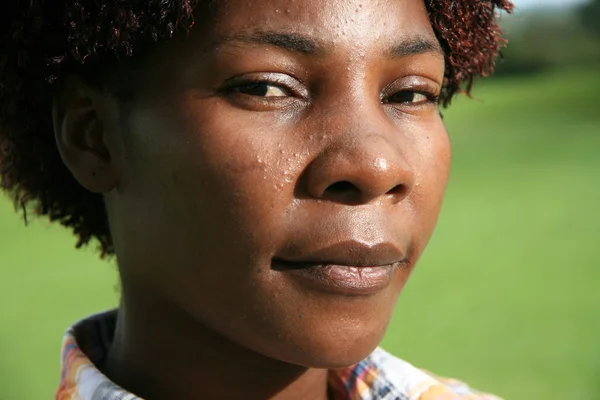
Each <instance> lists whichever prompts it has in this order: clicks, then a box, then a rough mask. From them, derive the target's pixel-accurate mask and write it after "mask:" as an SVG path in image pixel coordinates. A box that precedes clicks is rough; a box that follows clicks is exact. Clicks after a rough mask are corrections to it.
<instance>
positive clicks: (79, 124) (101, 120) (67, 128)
mask: <svg viewBox="0 0 600 400" xmlns="http://www.w3.org/2000/svg"><path fill="white" fill-rule="evenodd" d="M115 101H116V100H114V98H112V96H110V95H109V94H107V93H104V92H101V91H100V90H99V89H95V88H92V87H90V86H89V85H87V84H85V83H84V82H83V81H82V80H81V79H80V78H78V77H68V78H67V79H66V81H65V83H64V85H63V87H62V88H61V90H60V91H59V93H57V94H56V95H55V97H54V105H53V121H54V134H55V137H56V143H57V146H58V150H59V152H60V155H61V157H62V160H63V162H64V163H65V165H66V166H67V168H68V169H69V170H70V171H71V173H72V174H73V176H74V177H75V179H76V180H77V181H78V182H79V184H80V185H81V186H83V187H84V188H86V189H87V190H89V191H91V192H95V193H107V192H109V191H111V190H112V189H113V188H115V187H116V186H117V175H116V171H115V167H114V154H111V149H110V146H109V145H108V144H109V140H108V139H109V137H108V132H107V131H106V128H107V127H110V126H111V122H112V121H114V118H113V116H112V115H111V114H110V113H111V111H112V110H114V108H115V107H111V105H112V104H111V103H114V102H115Z"/></svg>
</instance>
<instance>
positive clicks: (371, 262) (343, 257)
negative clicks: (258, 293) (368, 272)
mask: <svg viewBox="0 0 600 400" xmlns="http://www.w3.org/2000/svg"><path fill="white" fill-rule="evenodd" d="M294 253H297V252H294ZM298 253H299V252H298ZM274 260H275V261H279V262H283V263H293V264H324V265H344V266H353V267H379V266H387V265H391V264H396V263H400V262H404V261H405V260H406V258H405V255H404V253H403V252H402V251H401V250H400V249H399V248H398V247H397V246H395V245H394V244H392V243H389V242H381V243H375V244H365V243H362V242H358V241H355V240H349V241H345V242H339V243H336V244H334V245H331V246H327V247H322V248H320V249H316V250H312V251H306V252H302V254H289V255H282V257H275V258H274ZM299 266H301V265H299Z"/></svg>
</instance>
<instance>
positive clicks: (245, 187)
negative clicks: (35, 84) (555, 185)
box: [54, 0, 450, 399]
mask: <svg viewBox="0 0 600 400" xmlns="http://www.w3.org/2000/svg"><path fill="white" fill-rule="evenodd" d="M196 22H197V24H196V26H195V27H194V29H192V31H191V32H190V35H189V37H188V38H187V39H186V40H183V39H177V40H174V41H172V42H169V43H166V44H162V45H160V46H158V47H157V48H156V49H154V50H153V51H152V53H150V54H148V55H146V58H145V60H144V62H143V63H141V65H142V66H141V67H139V66H138V67H136V68H134V70H133V72H134V73H133V74H131V75H129V72H131V71H126V70H125V69H124V70H122V71H121V70H120V71H115V76H116V77H117V78H118V77H120V78H121V80H125V81H128V82H129V83H130V85H131V90H132V93H133V99H132V100H131V101H130V102H128V103H126V104H123V103H122V102H119V101H118V100H117V99H116V98H115V96H113V95H112V94H111V91H109V90H102V89H95V88H93V87H91V86H89V85H86V84H85V83H83V82H82V80H81V79H78V78H77V77H72V78H70V79H69V80H68V81H67V83H66V85H65V86H64V89H63V90H62V92H61V93H59V94H58V95H57V97H56V101H55V108H54V117H55V130H56V133H57V143H58V146H59V149H60V151H61V155H62V157H63V160H64V162H65V164H66V165H67V166H68V167H69V169H70V170H71V171H72V173H73V175H74V176H75V177H76V179H77V180H78V181H79V182H80V184H81V185H83V186H84V187H86V188H87V189H89V190H91V191H94V192H97V193H103V194H104V198H105V202H106V207H107V211H108V215H109V221H110V227H111V232H112V235H113V240H114V243H115V248H116V253H117V259H118V263H119V270H120V275H121V280H122V290H123V296H122V303H121V306H120V310H119V318H118V326H117V330H116V333H115V341H114V344H113V346H112V348H111V351H110V354H109V357H108V360H107V363H106V364H105V365H102V366H99V367H100V368H101V369H102V370H103V372H104V373H105V374H106V375H107V376H109V377H110V378H111V379H112V380H113V381H115V382H116V383H118V384H119V385H121V386H122V387H124V388H126V389H127V390H129V391H131V392H133V393H135V394H137V395H139V396H142V397H144V398H147V399H171V398H181V399H198V398H244V399H265V398H271V399H309V398H310V399H324V398H326V395H327V370H328V369H333V368H340V367H345V366H349V365H352V364H354V363H357V362H358V361H360V360H362V359H363V358H365V357H366V356H367V355H368V354H369V353H370V352H372V351H373V350H374V348H375V347H376V346H377V345H378V344H379V342H380V341H381V339H382V337H383V335H384V332H385V329H386V327H387V324H388V322H389V319H390V316H391V313H392V311H393V308H394V304H395V302H396V300H397V297H398V295H399V293H400V292H401V290H402V288H403V287H404V285H405V283H406V281H407V279H408V277H409V275H410V273H411V271H412V269H413V267H414V265H415V263H416V262H417V260H418V259H419V257H420V255H421V253H422V251H423V249H424V248H425V246H426V244H427V242H428V240H429V238H430V236H431V234H432V232H433V229H434V226H435V223H436V220H437V216H438V213H439V210H440V207H441V202H442V198H443V193H444V190H445V187H446V183H447V179H448V174H449V168H450V144H449V140H448V137H447V133H446V130H445V128H444V125H443V123H442V120H441V117H440V115H439V112H438V109H437V105H436V104H435V102H434V101H432V99H433V98H434V97H435V96H436V95H438V94H439V92H440V90H441V87H442V83H443V82H442V81H443V76H444V59H443V55H442V53H441V50H440V49H439V45H438V43H437V41H436V39H435V36H434V34H433V31H432V28H431V26H430V23H429V20H428V17H427V14H426V11H425V7H424V5H423V2H422V1H421V0H395V1H381V2H377V4H376V2H363V1H358V0H357V1H354V0H330V1H327V2H323V1H321V0H302V1H300V0H296V1H290V0H270V1H268V2H266V1H260V0H250V1H248V0H245V1H239V0H229V1H227V2H223V3H222V4H220V5H219V7H218V9H213V10H212V11H211V12H208V11H207V10H200V11H199V12H198V17H197V18H196ZM123 77H126V79H123ZM339 243H346V244H348V243H350V245H352V246H354V245H357V246H359V247H360V248H361V249H363V250H364V249H367V251H366V253H365V254H367V256H364V257H366V258H364V259H363V253H356V254H354V255H351V257H354V259H355V260H356V265H358V264H361V265H364V264H369V263H370V264H373V263H377V262H378V261H380V258H378V257H379V256H381V257H383V258H385V257H388V256H389V254H392V255H394V256H395V257H396V258H397V259H398V260H396V261H398V263H396V264H393V266H394V267H393V269H392V271H393V272H392V273H391V275H390V278H389V281H385V282H384V283H385V284H383V285H382V286H381V287H378V288H377V290H372V291H371V292H369V293H363V292H360V293H359V292H352V293H346V292H344V293H342V292H340V291H339V290H338V289H337V288H335V287H334V288H331V290H330V289H327V287H321V286H319V285H316V286H311V283H310V282H307V281H306V280H302V279H297V278H296V276H295V275H294V274H293V273H292V272H291V271H290V270H289V269H286V268H277V262H276V260H287V259H295V258H300V259H302V255H303V254H309V253H311V254H312V253H314V252H315V251H320V249H323V248H325V249H327V248H331V247H332V246H336V245H337V244H339ZM377 249H379V250H377ZM381 249H384V250H381ZM386 249H387V250H389V249H393V251H391V250H390V251H387V250H386ZM371 250H372V251H371ZM386 251H387V252H386ZM373 254H374V256H373V257H375V258H369V257H371V255H373ZM382 254H384V255H382ZM389 257H391V256H389ZM389 257H388V258H389ZM383 258H381V260H383ZM388 261H389V262H390V263H391V262H392V261H393V260H388ZM388 261H385V262H388ZM381 263H382V264H383V261H382V262H381ZM348 264H350V263H348ZM370 264H369V265H370ZM390 265H392V264H390Z"/></svg>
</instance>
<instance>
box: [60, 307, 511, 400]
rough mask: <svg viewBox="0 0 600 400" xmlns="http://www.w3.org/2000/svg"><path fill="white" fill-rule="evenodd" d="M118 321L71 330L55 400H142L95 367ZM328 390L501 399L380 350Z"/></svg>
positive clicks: (364, 395) (100, 319)
mask: <svg viewBox="0 0 600 400" xmlns="http://www.w3.org/2000/svg"><path fill="white" fill-rule="evenodd" d="M116 318H117V311H116V310H113V311H109V312H105V313H102V314H97V315H93V316H91V317H89V318H86V319H84V320H82V321H80V322H78V323H76V324H75V325H73V326H72V327H71V328H69V330H68V331H67V333H66V334H65V337H64V341H63V348H62V368H61V383H60V386H59V388H58V390H57V392H56V397H55V399H56V400H136V399H140V400H141V398H140V397H137V396H135V395H134V394H132V393H129V392H127V391H126V390H124V389H122V388H120V387H119V386H117V385H116V384H114V383H113V382H111V381H110V379H108V378H107V377H106V376H105V375H103V374H102V372H100V370H99V369H98V368H97V367H96V365H102V364H103V362H104V358H105V357H106V355H107V353H108V349H109V348H110V345H111V342H112V338H113V335H114V330H115V326H116ZM329 386H330V392H331V394H332V398H333V400H342V399H352V400H500V399H499V398H498V397H495V396H491V395H486V394H482V393H478V392H476V391H474V390H472V389H470V388H469V387H468V386H467V385H465V384H464V383H462V382H459V381H456V380H451V379H442V378H438V377H435V376H434V375H432V374H430V373H427V372H425V371H423V370H420V369H417V368H415V367H413V366H412V365H411V364H409V363H407V362H406V361H403V360H400V359H398V358H396V357H394V356H392V355H390V354H389V353H387V352H385V351H384V350H382V349H379V348H378V349H376V350H375V351H374V352H373V353H372V354H371V355H369V357H367V358H366V359H364V360H363V361H361V362H360V363H358V364H356V365H354V366H351V367H348V368H344V369H340V370H331V371H330V374H329Z"/></svg>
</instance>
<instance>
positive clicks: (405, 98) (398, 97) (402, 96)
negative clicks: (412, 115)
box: [390, 92, 415, 103]
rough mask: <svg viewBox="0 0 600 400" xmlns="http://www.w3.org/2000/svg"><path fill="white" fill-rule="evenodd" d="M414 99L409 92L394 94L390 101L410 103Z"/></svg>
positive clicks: (413, 95)
mask: <svg viewBox="0 0 600 400" xmlns="http://www.w3.org/2000/svg"><path fill="white" fill-rule="evenodd" d="M414 99H415V94H414V93H411V92H400V93H396V94H395V95H393V96H392V97H391V99H390V100H391V101H393V102H394V103H412V102H413V101H414Z"/></svg>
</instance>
